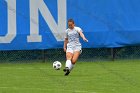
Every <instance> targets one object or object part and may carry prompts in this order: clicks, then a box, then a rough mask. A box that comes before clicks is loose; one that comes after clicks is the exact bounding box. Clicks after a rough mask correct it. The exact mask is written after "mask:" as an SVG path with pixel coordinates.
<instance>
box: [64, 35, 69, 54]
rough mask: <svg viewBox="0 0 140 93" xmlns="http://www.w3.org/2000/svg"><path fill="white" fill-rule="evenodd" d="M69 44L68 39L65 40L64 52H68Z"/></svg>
mask: <svg viewBox="0 0 140 93" xmlns="http://www.w3.org/2000/svg"><path fill="white" fill-rule="evenodd" d="M67 43H68V38H65V40H64V52H66V50H67Z"/></svg>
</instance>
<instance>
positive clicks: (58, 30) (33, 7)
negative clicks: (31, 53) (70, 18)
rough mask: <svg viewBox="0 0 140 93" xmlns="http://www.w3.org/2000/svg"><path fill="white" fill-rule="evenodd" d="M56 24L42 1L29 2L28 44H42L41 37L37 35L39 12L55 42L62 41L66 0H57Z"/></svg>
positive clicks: (31, 0)
mask: <svg viewBox="0 0 140 93" xmlns="http://www.w3.org/2000/svg"><path fill="white" fill-rule="evenodd" d="M57 3H58V24H57V23H56V22H55V20H54V18H53V16H52V14H51V13H50V11H49V9H48V7H47V5H46V4H45V2H44V1H43V0H30V35H29V36H28V37H27V40H28V42H42V36H41V35H39V22H38V21H39V12H38V11H40V13H41V14H42V16H43V17H44V20H45V21H46V23H47V24H48V26H49V27H50V30H51V31H52V33H53V35H54V37H55V38H56V40H57V41H63V40H64V32H65V29H66V0H58V2H57Z"/></svg>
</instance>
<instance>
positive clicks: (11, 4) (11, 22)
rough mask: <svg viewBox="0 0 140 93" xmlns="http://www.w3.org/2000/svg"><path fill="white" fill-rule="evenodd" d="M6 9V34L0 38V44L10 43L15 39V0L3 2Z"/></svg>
mask: <svg viewBox="0 0 140 93" xmlns="http://www.w3.org/2000/svg"><path fill="white" fill-rule="evenodd" d="M5 1H6V2H7V6H8V7H7V9H8V32H7V34H6V35H5V36H0V43H11V42H12V41H13V39H14V38H15V37H16V0H5Z"/></svg>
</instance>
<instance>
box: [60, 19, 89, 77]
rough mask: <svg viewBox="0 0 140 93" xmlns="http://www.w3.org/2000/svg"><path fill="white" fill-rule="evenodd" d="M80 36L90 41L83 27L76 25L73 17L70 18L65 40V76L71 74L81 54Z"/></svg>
mask: <svg viewBox="0 0 140 93" xmlns="http://www.w3.org/2000/svg"><path fill="white" fill-rule="evenodd" d="M80 36H81V37H82V39H83V40H84V41H85V42H88V40H87V39H86V38H85V36H84V34H83V31H82V29H81V28H80V27H76V26H75V24H74V20H73V19H69V20H68V29H67V30H66V36H65V40H64V52H66V59H67V60H66V65H65V68H64V69H63V71H64V72H65V76H67V75H69V73H70V72H71V70H72V69H73V67H74V65H75V63H76V61H77V59H78V57H79V55H80V54H81V51H82V50H81V43H80V42H79V38H80Z"/></svg>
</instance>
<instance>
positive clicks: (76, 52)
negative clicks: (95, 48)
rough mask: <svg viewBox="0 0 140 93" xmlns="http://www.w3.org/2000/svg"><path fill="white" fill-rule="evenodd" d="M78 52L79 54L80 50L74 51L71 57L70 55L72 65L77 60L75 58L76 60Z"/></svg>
mask: <svg viewBox="0 0 140 93" xmlns="http://www.w3.org/2000/svg"><path fill="white" fill-rule="evenodd" d="M80 54H81V52H80V51H75V52H74V54H73V57H72V64H73V65H74V64H75V63H76V62H77V60H78V58H79V55H80Z"/></svg>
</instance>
